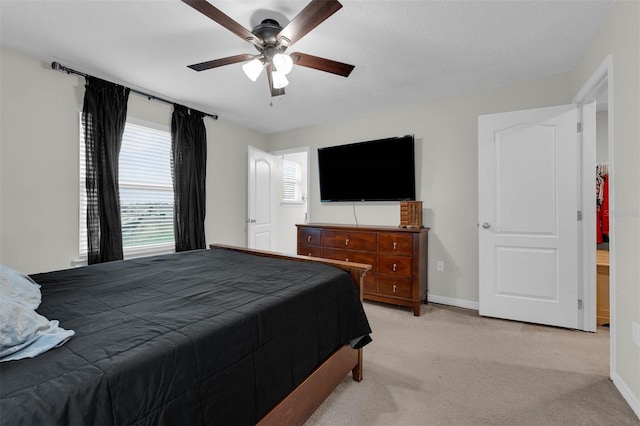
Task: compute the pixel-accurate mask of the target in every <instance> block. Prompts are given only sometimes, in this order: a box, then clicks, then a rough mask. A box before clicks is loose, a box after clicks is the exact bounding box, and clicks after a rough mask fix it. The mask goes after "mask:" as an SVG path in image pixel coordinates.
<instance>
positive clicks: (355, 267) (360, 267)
mask: <svg viewBox="0 0 640 426" xmlns="http://www.w3.org/2000/svg"><path fill="white" fill-rule="evenodd" d="M209 247H210V248H214V247H217V248H222V249H226V250H233V251H238V252H241V253H250V254H255V255H257V256H265V257H275V258H279V259H289V260H295V261H300V262H315V263H324V264H325V265H331V266H335V267H336V268H340V269H342V270H344V271H347V272H348V273H349V274H350V275H351V278H352V279H353V281H354V283H355V284H356V287H357V288H358V290H359V292H360V301H362V300H363V280H364V276H365V275H366V273H367V272H369V271H370V270H371V265H367V264H364V263H355V262H344V261H341V260H332V259H323V258H320V257H311V256H300V255H297V254H286V253H278V252H275V251H268V250H258V249H250V248H246V247H238V246H230V245H226V244H210V245H209Z"/></svg>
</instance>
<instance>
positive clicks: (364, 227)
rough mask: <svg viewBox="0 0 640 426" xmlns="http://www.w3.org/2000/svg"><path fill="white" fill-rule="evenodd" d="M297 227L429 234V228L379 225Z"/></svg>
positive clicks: (314, 224)
mask: <svg viewBox="0 0 640 426" xmlns="http://www.w3.org/2000/svg"><path fill="white" fill-rule="evenodd" d="M296 226H297V227H299V228H300V227H303V228H322V229H339V230H345V231H347V230H348V231H386V232H410V233H417V232H428V231H429V228H426V227H422V228H403V227H400V226H381V225H380V226H379V225H344V224H339V223H300V224H297V225H296Z"/></svg>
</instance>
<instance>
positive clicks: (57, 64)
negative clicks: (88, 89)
mask: <svg viewBox="0 0 640 426" xmlns="http://www.w3.org/2000/svg"><path fill="white" fill-rule="evenodd" d="M51 68H52V69H54V70H58V71H63V72H66V73H67V74H76V75H80V76H82V77H91V76H90V75H89V74H85V73H83V72H80V71H76V70H74V69H72V68H68V67H65V66H64V65H62V64H61V63H60V62H51ZM129 90H131V91H132V92H133V93H137V94H138V95H142V96H144V97H146V98H147V99H149V100H151V99H154V100H156V101H160V102H164V103H166V104H171V105H173V104H174V103H175V102H172V101H169V100H167V99H162V98H159V97H157V96H155V95H151V94H149V93H145V92H141V91H140V90H136V89H131V88H129ZM191 109H194V108H191ZM203 114H204V115H206V116H207V117H211V118H213V119H214V120H217V119H218V115H217V114H207V113H206V112H203Z"/></svg>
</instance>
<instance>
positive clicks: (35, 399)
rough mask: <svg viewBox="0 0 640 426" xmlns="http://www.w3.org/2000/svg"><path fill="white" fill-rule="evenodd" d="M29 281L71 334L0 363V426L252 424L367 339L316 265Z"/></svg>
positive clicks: (164, 267)
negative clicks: (29, 355)
mask: <svg viewBox="0 0 640 426" xmlns="http://www.w3.org/2000/svg"><path fill="white" fill-rule="evenodd" d="M32 278H33V279H34V280H35V281H36V282H38V283H39V284H41V285H42V300H43V302H42V305H41V306H40V307H39V308H38V312H39V313H41V314H42V315H44V316H46V317H47V318H49V319H57V320H59V321H60V325H61V326H62V327H64V328H66V329H72V330H75V332H76V335H75V336H74V337H72V338H71V340H70V341H69V342H67V343H66V344H65V345H64V346H62V347H60V348H56V349H52V350H50V351H49V352H46V353H44V354H42V355H40V356H38V357H36V358H34V359H24V360H19V361H9V362H5V363H2V364H1V365H0V423H1V424H2V425H16V424H105V425H108V424H118V425H120V424H160V423H165V424H181V425H182V424H251V423H255V422H256V421H257V420H259V419H260V418H261V417H262V416H263V415H264V414H265V413H266V412H267V411H268V410H269V409H270V408H271V407H272V406H274V405H275V404H276V403H277V402H278V401H279V400H281V399H282V398H283V397H284V396H285V395H286V394H288V393H289V392H290V391H291V390H292V389H293V388H294V387H295V386H297V385H298V384H299V383H300V382H301V381H302V380H303V379H304V378H305V377H306V376H307V375H308V374H309V373H310V372H311V371H312V370H313V369H314V368H315V367H316V366H317V365H318V364H319V363H320V362H321V361H322V360H324V359H325V358H326V357H327V356H328V355H330V354H331V353H332V352H333V351H334V350H336V349H337V348H339V347H340V346H341V345H344V344H345V343H347V342H349V341H350V340H352V339H354V338H357V337H359V336H363V335H367V334H368V333H370V332H371V330H370V328H369V324H368V322H367V319H366V316H365V314H364V310H363V309H362V305H361V303H360V301H359V297H358V293H357V291H356V290H355V287H354V285H353V282H352V281H351V279H350V277H349V275H348V274H347V273H345V272H344V271H341V270H339V269H336V268H333V267H328V266H325V265H320V264H315V263H302V262H294V261H289V260H280V259H270V258H266V257H259V256H253V255H247V254H243V253H237V252H232V251H228V250H224V249H212V250H201V251H191V252H183V253H176V254H173V255H167V256H156V257H149V258H144V259H136V260H127V261H119V262H110V263H106V264H101V265H93V266H88V267H84V268H77V269H69V270H65V271H56V272H50V273H45V274H38V275H33V276H32ZM367 337H368V336H367ZM366 341H368V340H367V339H366V338H365V339H364V340H363V342H366Z"/></svg>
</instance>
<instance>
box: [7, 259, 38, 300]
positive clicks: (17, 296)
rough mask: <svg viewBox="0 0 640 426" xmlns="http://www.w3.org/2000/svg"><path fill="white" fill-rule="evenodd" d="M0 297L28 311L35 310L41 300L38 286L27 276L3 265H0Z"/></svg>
mask: <svg viewBox="0 0 640 426" xmlns="http://www.w3.org/2000/svg"><path fill="white" fill-rule="evenodd" d="M0 295H2V296H5V297H7V298H9V299H11V300H13V301H15V302H18V303H21V304H23V305H24V306H26V307H27V308H30V309H36V308H37V307H38V306H40V302H41V300H42V294H41V293H40V285H39V284H37V283H36V282H35V281H33V280H32V279H31V278H30V277H28V276H27V275H25V274H22V273H20V272H18V271H14V270H13V269H11V268H8V267H6V266H4V265H0Z"/></svg>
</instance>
